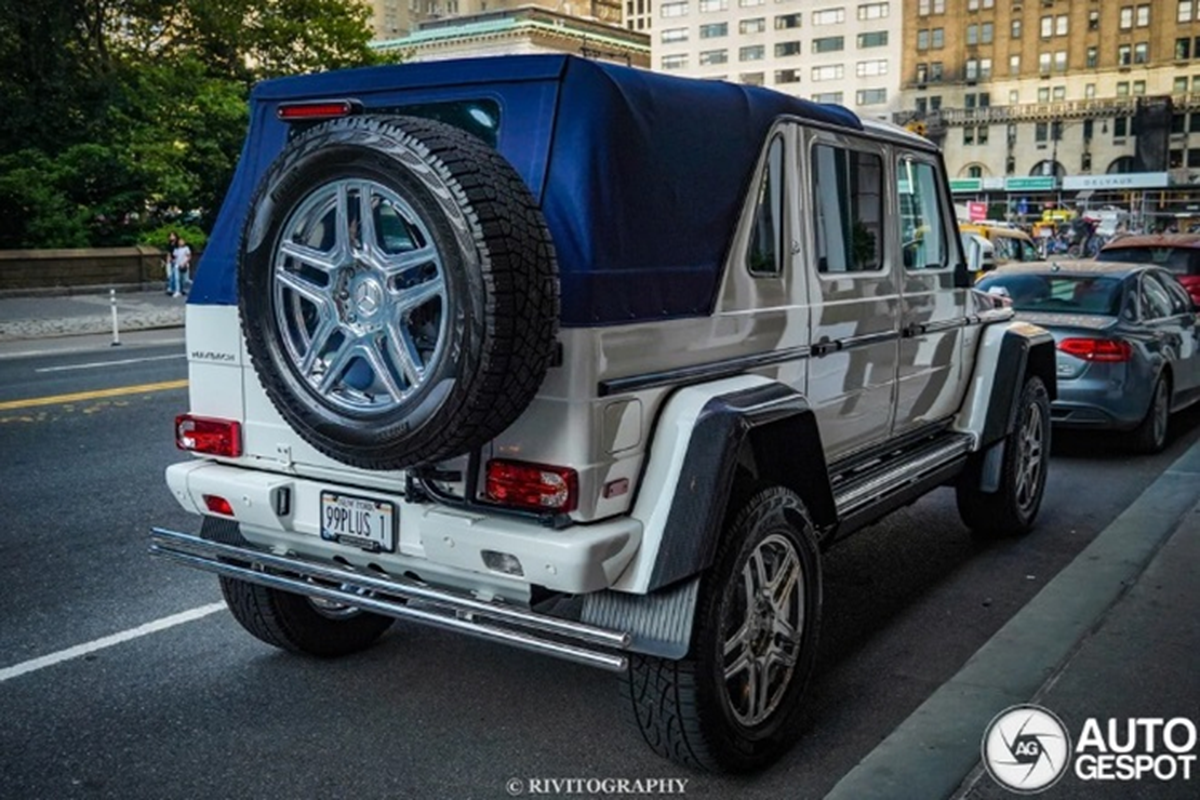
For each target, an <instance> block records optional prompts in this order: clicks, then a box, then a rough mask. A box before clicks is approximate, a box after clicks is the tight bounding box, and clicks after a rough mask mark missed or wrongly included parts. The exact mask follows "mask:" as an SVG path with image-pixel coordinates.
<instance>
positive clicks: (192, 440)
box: [175, 414, 242, 458]
mask: <svg viewBox="0 0 1200 800" xmlns="http://www.w3.org/2000/svg"><path fill="white" fill-rule="evenodd" d="M175 446H176V447H178V448H179V449H180V450H189V451H191V452H193V453H205V454H207V455H210V456H226V457H228V458H237V457H238V456H240V455H241V454H242V424H241V423H240V422H236V421H234V420H231V419H216V418H214V417H193V416H192V415H191V414H181V415H180V416H178V417H176V418H175Z"/></svg>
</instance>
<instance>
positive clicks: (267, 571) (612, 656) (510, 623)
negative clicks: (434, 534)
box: [150, 528, 632, 672]
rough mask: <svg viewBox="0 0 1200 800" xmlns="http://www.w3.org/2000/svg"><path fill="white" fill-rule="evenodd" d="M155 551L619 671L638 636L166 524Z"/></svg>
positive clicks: (155, 537) (154, 541) (156, 535)
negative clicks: (169, 527)
mask: <svg viewBox="0 0 1200 800" xmlns="http://www.w3.org/2000/svg"><path fill="white" fill-rule="evenodd" d="M150 553H151V554H152V555H155V556H158V557H160V558H165V559H167V560H169V561H174V562H176V563H180V564H184V565H186V566H189V567H194V568H196V569H200V570H204V571H206V572H213V573H216V574H217V575H224V576H225V577H228V578H236V579H238V580H243V581H246V582H248V583H255V584H258V585H260V586H268V587H271V588H274V589H282V590H283V591H288V592H294V593H296V594H302V595H306V596H308V597H315V598H320V599H324V600H331V601H333V602H336V603H342V604H344V605H350V606H355V607H357V608H361V609H363V610H364V611H371V612H374V613H376V614H382V615H384V616H388V617H394V618H396V619H407V620H414V621H416V622H420V623H422V624H426V625H431V626H433V627H438V628H446V629H448V630H453V631H455V632H458V633H465V634H468V635H471V636H476V637H478V638H481V639H487V640H489V641H494V642H503V643H505V644H509V645H513V646H515V647H520V648H522V649H525V650H531V651H533V652H536V653H544V654H547V655H552V656H556V657H558V658H563V659H566V660H568V661H574V662H576V663H579V664H586V665H588V666H592V667H600V668H601V669H606V670H609V671H612V672H624V671H625V670H626V668H627V667H628V664H629V660H628V658H627V657H626V656H625V655H622V654H620V653H616V652H609V650H628V649H629V645H630V642H631V640H632V637H631V635H630V634H629V633H628V632H624V631H616V630H609V629H606V628H601V627H597V626H594V625H587V624H585V623H580V622H574V621H571V620H566V619H561V618H559V617H551V616H548V615H546V614H539V613H537V612H534V611H527V610H525V609H521V608H514V607H512V606H507V605H503V604H501V603H497V602H488V601H483V600H478V599H476V598H473V597H469V596H467V595H463V594H458V593H454V592H448V591H444V590H441V589H433V588H430V587H428V586H424V585H421V584H419V583H417V582H415V581H412V580H409V579H406V578H397V577H395V576H390V575H384V574H383V573H379V574H368V573H365V572H363V571H361V570H358V569H355V568H352V567H346V566H341V565H335V564H327V563H318V562H315V561H310V560H308V559H305V558H301V557H299V556H295V555H288V556H280V555H275V554H273V553H268V552H266V551H264V550H259V549H257V548H254V547H239V546H233V545H228V544H221V543H219V542H213V541H208V540H207V539H201V538H199V537H198V536H192V535H189V534H186V533H179V532H177V531H169V530H164V529H162V528H154V529H153V530H152V531H151V533H150Z"/></svg>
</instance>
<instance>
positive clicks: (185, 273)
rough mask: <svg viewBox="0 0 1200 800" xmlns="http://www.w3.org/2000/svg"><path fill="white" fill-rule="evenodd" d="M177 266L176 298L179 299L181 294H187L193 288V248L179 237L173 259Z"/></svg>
mask: <svg viewBox="0 0 1200 800" xmlns="http://www.w3.org/2000/svg"><path fill="white" fill-rule="evenodd" d="M171 260H172V261H173V262H174V264H175V274H176V276H177V278H176V281H177V282H176V284H175V293H174V295H173V296H174V297H179V296H180V292H182V293H183V294H187V293H188V290H189V289H191V288H192V280H191V273H192V248H190V247H188V243H187V242H186V241H185V240H184V238H183V237H182V236H180V237H179V239H178V241H177V242H176V244H175V249H174V251H172V259H171Z"/></svg>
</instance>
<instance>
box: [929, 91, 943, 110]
mask: <svg viewBox="0 0 1200 800" xmlns="http://www.w3.org/2000/svg"><path fill="white" fill-rule="evenodd" d="M941 109H942V96H941V95H940V94H935V95H930V97H929V110H930V111H940V110H941Z"/></svg>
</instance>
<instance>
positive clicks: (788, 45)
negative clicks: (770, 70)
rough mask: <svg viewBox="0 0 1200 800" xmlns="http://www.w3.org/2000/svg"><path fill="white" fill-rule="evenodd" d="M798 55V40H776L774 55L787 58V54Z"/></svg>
mask: <svg viewBox="0 0 1200 800" xmlns="http://www.w3.org/2000/svg"><path fill="white" fill-rule="evenodd" d="M798 55H800V42H798V41H797V42H776V43H775V57H776V58H787V57H788V56H798Z"/></svg>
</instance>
